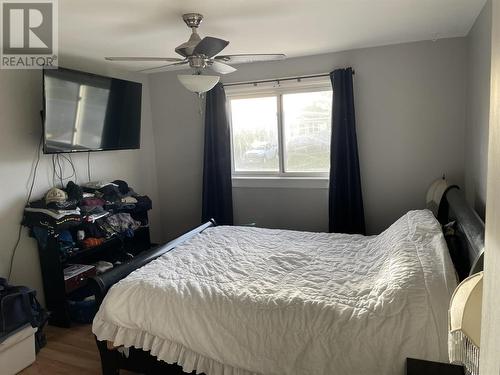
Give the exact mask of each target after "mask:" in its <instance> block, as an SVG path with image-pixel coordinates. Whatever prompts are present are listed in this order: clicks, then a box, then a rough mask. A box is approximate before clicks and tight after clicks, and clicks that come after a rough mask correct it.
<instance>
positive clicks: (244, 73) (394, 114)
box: [149, 38, 467, 239]
mask: <svg viewBox="0 0 500 375" xmlns="http://www.w3.org/2000/svg"><path fill="white" fill-rule="evenodd" d="M345 66H352V67H353V68H354V69H355V70H356V75H355V78H354V81H355V93H356V98H355V102H356V116H357V129H358V142H359V153H360V159H361V174H362V180H363V194H364V200H365V213H366V220H367V226H368V231H369V232H370V233H377V232H380V231H381V230H383V229H384V228H386V227H387V226H389V225H390V224H391V223H392V222H394V221H395V220H396V219H397V218H398V217H399V216H401V215H402V214H404V213H405V212H406V211H408V210H410V209H417V208H423V207H424V206H425V192H426V189H427V187H428V185H429V184H430V183H431V182H432V181H433V180H434V179H436V178H438V177H440V176H441V175H442V174H446V176H447V177H448V179H449V180H450V181H452V182H454V183H458V184H460V185H462V184H463V180H464V175H463V166H464V152H463V150H464V128H465V116H466V110H465V107H466V106H465V104H466V97H465V92H466V90H465V87H466V80H465V79H464V77H465V76H466V74H467V40H466V39H465V38H455V39H443V40H438V41H437V42H418V43H408V44H400V45H393V46H386V47H375V48H367V49H360V50H353V51H347V52H342V53H331V54H325V55H317V56H308V57H302V58H291V59H288V60H285V61H280V62H272V63H256V64H251V65H241V66H240V67H239V68H238V71H237V72H235V73H233V74H231V75H228V76H227V77H224V80H225V82H231V81H233V82H235V81H246V80H253V79H264V78H279V77H286V76H297V75H307V74H312V73H323V72H328V71H331V70H332V69H334V68H336V67H345ZM176 75H177V72H169V73H157V74H153V75H150V78H149V79H150V90H151V98H152V101H151V108H152V118H153V124H154V131H155V141H156V155H157V167H158V183H159V189H160V190H159V192H160V201H161V212H162V225H163V233H164V235H165V239H169V238H172V237H173V236H175V235H177V234H179V233H181V232H182V231H184V230H186V229H187V228H189V227H192V226H195V225H197V224H198V223H199V218H200V215H201V212H200V209H201V208H200V207H201V198H200V197H201V188H202V187H201V186H202V164H203V155H202V152H203V121H202V117H201V116H200V115H199V113H198V109H199V105H200V104H199V102H198V99H197V97H196V95H194V94H191V93H189V92H187V91H186V90H185V89H184V88H183V87H182V86H181V85H180V84H179V83H178V82H177V78H176ZM233 190H234V210H235V218H236V223H237V224H238V223H248V222H257V223H258V224H259V225H262V226H269V227H281V228H293V229H304V230H318V231H323V230H326V229H327V191H326V190H325V189H321V188H318V189H294V188H286V189H282V188H255V187H253V188H245V187H238V188H234V189H233Z"/></svg>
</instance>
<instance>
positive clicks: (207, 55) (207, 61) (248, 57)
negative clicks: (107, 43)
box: [105, 13, 285, 93]
mask: <svg viewBox="0 0 500 375" xmlns="http://www.w3.org/2000/svg"><path fill="white" fill-rule="evenodd" d="M182 19H183V20H184V22H185V23H186V25H187V26H188V27H189V28H191V31H192V33H191V36H190V37H189V40H188V41H187V42H184V43H182V44H181V45H179V46H178V47H177V48H176V49H175V52H177V53H178V54H179V55H181V56H182V57H183V58H177V57H105V59H106V60H109V61H163V62H168V64H165V65H160V66H157V67H154V68H148V69H143V70H140V72H146V71H150V70H156V69H160V68H165V69H166V70H169V69H175V68H177V67H179V66H180V65H187V64H189V67H191V68H193V69H194V75H193V76H190V75H187V76H186V75H184V76H183V75H179V80H180V81H181V83H183V84H184V86H186V88H187V89H188V90H190V91H194V92H198V93H200V92H205V91H208V90H210V89H211V88H212V87H213V86H215V85H216V84H217V82H218V81H219V77H218V76H209V75H208V76H207V75H203V76H202V75H201V73H202V71H204V70H205V69H206V68H209V69H211V70H213V71H214V72H216V73H219V74H228V73H232V72H234V71H236V68H233V67H232V66H231V65H228V64H227V63H233V64H242V63H249V62H256V61H273V60H282V59H284V58H285V55H284V54H238V55H219V53H220V52H221V51H222V50H223V49H224V48H226V46H227V45H228V44H229V42H228V41H227V40H223V39H219V38H214V37H211V36H206V37H204V38H203V39H202V38H201V37H200V36H199V34H198V31H197V29H198V27H199V26H200V23H201V21H202V20H203V15H201V14H199V13H187V14H184V15H183V16H182ZM197 76H199V77H200V78H198V79H197V78H195V77H197ZM188 77H189V78H188ZM201 77H204V78H201ZM208 77H212V78H211V79H207V78H208ZM202 81H203V82H204V83H205V84H204V85H202V84H201V83H202ZM209 81H210V82H209ZM214 81H215V83H213V82H214ZM189 83H190V84H189ZM209 83H210V84H211V87H210V88H208V89H206V88H207V87H208V86H210V84H209ZM212 83H213V84H212ZM202 89H204V91H200V90H202Z"/></svg>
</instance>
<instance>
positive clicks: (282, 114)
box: [228, 81, 332, 177]
mask: <svg viewBox="0 0 500 375" xmlns="http://www.w3.org/2000/svg"><path fill="white" fill-rule="evenodd" d="M228 99H229V102H230V110H231V116H230V118H231V130H232V131H231V134H232V153H233V155H232V156H233V176H255V177H262V176H278V177H322V176H325V177H326V176H327V175H328V172H329V169H330V137H331V113H332V90H331V88H330V83H329V82H326V83H325V82H324V81H322V82H321V84H320V85H317V84H316V85H314V86H310V85H309V86H300V85H298V84H297V83H295V85H292V86H290V85H289V86H288V87H278V88H276V87H273V88H272V89H269V88H260V90H259V89H255V88H253V87H251V88H249V89H248V88H247V91H245V89H244V88H239V89H238V91H236V92H234V89H233V90H231V87H230V88H229V90H228Z"/></svg>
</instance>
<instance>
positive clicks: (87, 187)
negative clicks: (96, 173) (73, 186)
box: [82, 181, 118, 191]
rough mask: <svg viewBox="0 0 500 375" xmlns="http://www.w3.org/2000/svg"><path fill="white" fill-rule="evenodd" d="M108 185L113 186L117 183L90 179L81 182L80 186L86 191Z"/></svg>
mask: <svg viewBox="0 0 500 375" xmlns="http://www.w3.org/2000/svg"><path fill="white" fill-rule="evenodd" d="M108 185H113V186H116V187H118V185H116V184H114V183H112V182H102V181H91V182H86V183H84V184H82V188H83V189H84V190H86V191H89V190H99V189H101V188H103V187H105V186H108Z"/></svg>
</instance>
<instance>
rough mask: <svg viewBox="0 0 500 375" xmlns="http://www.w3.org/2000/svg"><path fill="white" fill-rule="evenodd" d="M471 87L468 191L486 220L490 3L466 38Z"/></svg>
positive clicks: (466, 172)
mask: <svg viewBox="0 0 500 375" xmlns="http://www.w3.org/2000/svg"><path fill="white" fill-rule="evenodd" d="M467 45H468V64H469V66H468V72H467V77H468V80H467V82H468V86H467V91H468V93H467V102H468V106H467V123H466V127H465V189H466V196H467V200H468V201H469V203H470V204H471V205H472V206H473V207H474V208H475V209H476V211H477V212H478V213H479V215H480V216H481V217H482V218H483V219H484V215H485V212H484V211H485V203H486V175H487V164H488V128H489V116H490V75H491V74H490V70H491V69H490V67H491V0H489V1H487V2H486V4H485V6H484V8H483V10H482V11H481V14H480V15H479V16H478V18H477V20H476V22H475V23H474V26H473V27H472V29H471V31H470V33H469V35H468V36H467Z"/></svg>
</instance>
